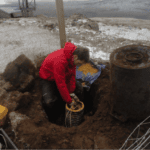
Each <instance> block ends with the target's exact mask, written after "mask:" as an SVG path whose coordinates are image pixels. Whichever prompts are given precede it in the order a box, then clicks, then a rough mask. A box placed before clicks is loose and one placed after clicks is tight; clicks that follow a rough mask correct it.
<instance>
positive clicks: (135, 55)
mask: <svg viewBox="0 0 150 150" xmlns="http://www.w3.org/2000/svg"><path fill="white" fill-rule="evenodd" d="M131 57H132V58H131ZM125 59H126V60H127V61H129V62H140V61H141V60H142V59H143V55H142V54H141V53H140V52H129V53H127V54H126V55H125Z"/></svg>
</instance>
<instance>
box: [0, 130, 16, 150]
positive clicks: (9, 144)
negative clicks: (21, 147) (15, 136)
mask: <svg viewBox="0 0 150 150" xmlns="http://www.w3.org/2000/svg"><path fill="white" fill-rule="evenodd" d="M0 134H2V135H3V137H4V138H5V141H6V144H7V148H6V149H17V150H18V148H17V147H16V146H15V144H14V143H13V142H12V141H11V139H10V138H9V137H8V135H7V134H6V132H5V131H4V130H3V129H2V128H0ZM3 137H2V136H1V135H0V143H2V144H3V145H5V141H4V139H3Z"/></svg>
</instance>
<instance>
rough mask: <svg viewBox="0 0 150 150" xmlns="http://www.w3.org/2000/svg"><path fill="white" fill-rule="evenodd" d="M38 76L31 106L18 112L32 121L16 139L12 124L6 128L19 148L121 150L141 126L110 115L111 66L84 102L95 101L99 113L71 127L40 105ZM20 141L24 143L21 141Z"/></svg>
mask: <svg viewBox="0 0 150 150" xmlns="http://www.w3.org/2000/svg"><path fill="white" fill-rule="evenodd" d="M38 62H40V61H38ZM38 68H39V66H38ZM36 75H37V76H36V82H35V86H34V87H33V89H32V90H31V91H30V93H31V95H32V100H31V103H30V104H29V105H28V106H27V107H26V108H22V109H20V110H18V111H17V112H19V113H22V114H25V115H26V116H28V117H30V118H31V119H30V120H24V121H23V122H22V123H21V124H20V125H19V126H18V128H17V131H18V139H16V140H14V139H15V138H14V137H15V136H14V133H13V132H12V129H11V126H10V124H9V123H8V124H7V126H6V127H5V128H4V130H5V131H6V133H7V134H8V136H9V137H10V138H11V140H12V141H13V142H14V143H15V145H16V146H17V147H18V148H19V149H24V148H31V149H37V148H38V149H78V148H79V149H81V148H84V149H91V148H92V149H118V148H120V147H121V146H122V144H123V143H124V141H125V140H126V138H127V137H128V136H129V134H130V133H131V131H133V129H134V128H135V127H136V126H137V124H139V122H131V121H127V122H125V123H122V122H120V121H118V120H117V119H115V118H113V117H112V116H111V115H110V114H109V112H110V105H111V102H110V81H109V64H108V65H107V67H106V69H103V70H102V74H101V75H100V77H99V78H98V79H97V80H96V81H95V82H94V83H93V84H92V86H91V90H90V91H89V92H87V95H86V98H85V102H88V101H91V100H92V101H93V105H95V106H97V107H98V108H97V111H96V113H95V114H94V115H93V116H87V115H85V116H84V122H83V123H82V124H80V125H79V126H78V127H72V128H66V127H64V126H63V125H58V124H54V123H51V122H49V121H48V119H47V117H46V114H45V113H44V112H43V108H42V105H41V98H42V93H41V90H40V88H39V77H38V70H37V72H36ZM85 107H86V106H85ZM21 138H23V140H24V142H21V141H19V140H20V139H21ZM25 144H26V145H25Z"/></svg>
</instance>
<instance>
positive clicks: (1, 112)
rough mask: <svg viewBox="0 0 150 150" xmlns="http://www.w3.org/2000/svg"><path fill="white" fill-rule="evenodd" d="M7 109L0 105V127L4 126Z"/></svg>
mask: <svg viewBox="0 0 150 150" xmlns="http://www.w3.org/2000/svg"><path fill="white" fill-rule="evenodd" d="M7 113H8V109H7V108H6V107H4V106H2V105H0V127H2V126H4V125H5V122H6V116H7Z"/></svg>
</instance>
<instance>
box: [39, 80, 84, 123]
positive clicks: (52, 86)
mask: <svg viewBox="0 0 150 150" xmlns="http://www.w3.org/2000/svg"><path fill="white" fill-rule="evenodd" d="M40 86H41V89H42V95H43V96H42V104H43V106H44V107H45V108H46V109H47V110H48V114H50V116H51V117H50V118H51V119H50V118H49V120H51V121H52V120H56V119H57V118H59V117H60V115H61V114H65V105H66V102H64V101H63V99H62V97H61V95H60V93H59V91H58V89H57V85H56V83H55V81H48V80H43V79H41V80H40ZM82 91H83V87H82V84H81V83H78V82H76V89H75V91H74V93H75V94H76V95H77V96H78V97H79V99H80V100H81V101H82V99H83V96H82ZM51 114H52V115H51Z"/></svg>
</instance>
